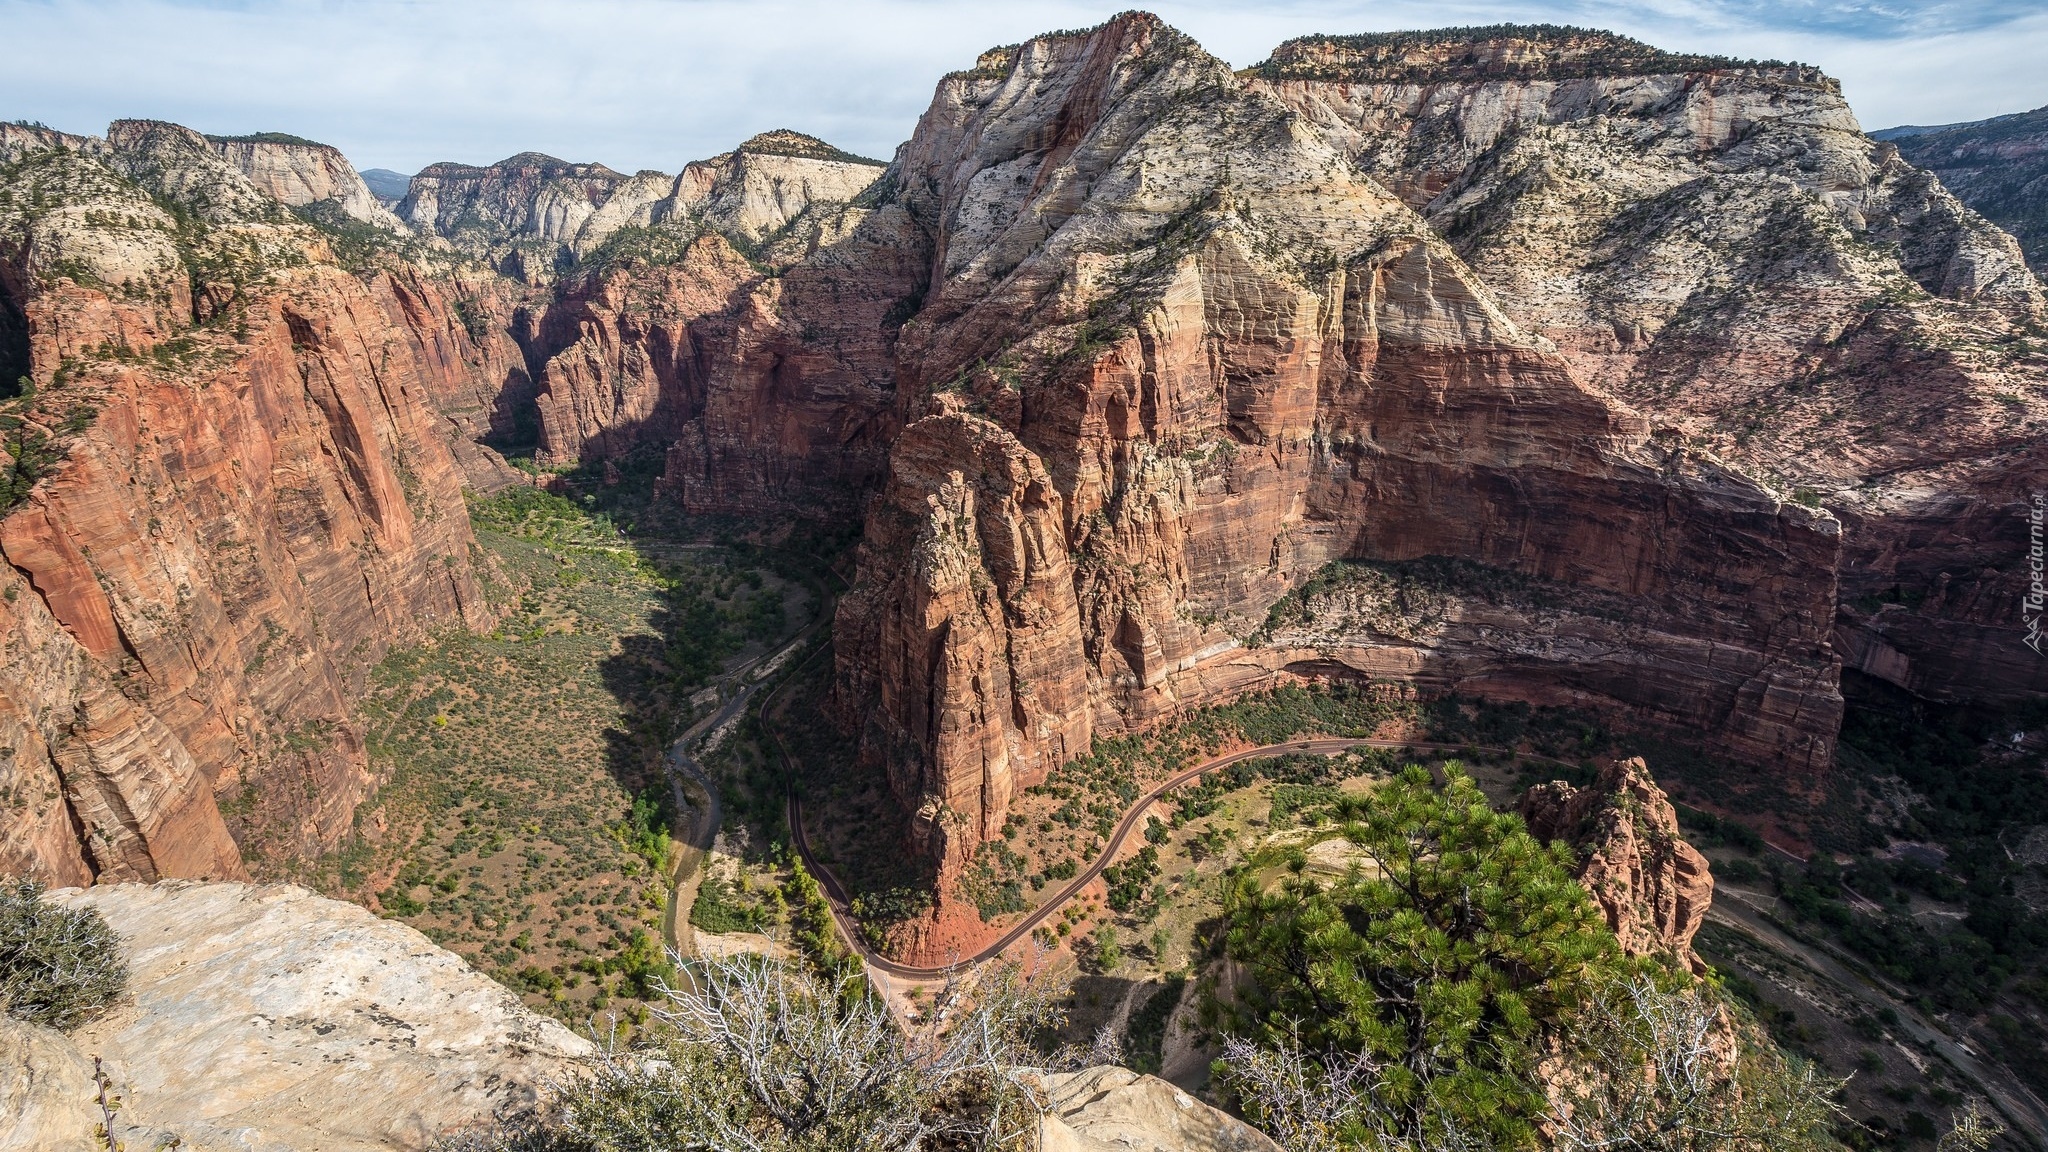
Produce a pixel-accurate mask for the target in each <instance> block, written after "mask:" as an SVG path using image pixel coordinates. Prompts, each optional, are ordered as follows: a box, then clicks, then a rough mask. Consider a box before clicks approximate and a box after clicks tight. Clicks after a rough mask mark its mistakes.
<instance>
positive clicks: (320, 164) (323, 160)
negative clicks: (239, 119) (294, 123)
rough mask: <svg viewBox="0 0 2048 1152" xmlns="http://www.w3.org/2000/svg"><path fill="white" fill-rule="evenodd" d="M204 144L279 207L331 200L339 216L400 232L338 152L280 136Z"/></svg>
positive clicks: (270, 134) (233, 138)
mask: <svg viewBox="0 0 2048 1152" xmlns="http://www.w3.org/2000/svg"><path fill="white" fill-rule="evenodd" d="M206 141H207V143H208V144H210V145H212V146H213V150H214V151H215V152H216V153H218V154H219V155H220V157H221V159H223V160H226V161H227V162H228V163H229V164H231V165H233V166H234V168H235V169H236V170H237V171H239V172H241V174H242V175H244V176H246V177H248V178H249V182H250V183H252V184H254V185H256V187H258V188H260V189H262V190H263V192H264V193H265V194H266V195H268V196H269V197H270V198H271V199H273V200H275V201H277V202H278V203H280V204H288V205H291V206H293V207H304V206H306V205H309V204H317V203H320V202H321V201H323V200H331V201H333V202H334V205H335V207H337V208H339V209H340V210H341V211H342V212H343V213H344V214H346V215H348V216H351V217H354V218H355V219H357V220H361V221H363V222H364V223H366V224H375V225H377V226H379V227H382V228H391V229H399V230H402V229H403V228H404V227H405V225H404V224H403V223H401V222H400V221H399V219H398V217H396V216H394V215H392V214H391V210H390V209H389V208H386V207H385V206H384V205H383V203H382V202H381V201H379V200H378V199H377V197H376V195H375V194H374V193H372V192H371V191H370V186H369V185H367V184H365V183H364V182H363V178H362V177H361V176H360V175H358V174H357V173H356V169H355V165H353V164H350V163H349V162H348V157H346V156H343V155H342V154H341V150H340V149H338V148H332V147H329V146H328V145H325V144H320V143H316V142H314V141H311V140H303V139H300V138H299V137H296V136H287V135H285V134H284V133H281V132H263V133H258V134H257V135H254V136H208V137H207V138H206Z"/></svg>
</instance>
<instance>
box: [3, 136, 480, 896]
mask: <svg viewBox="0 0 2048 1152" xmlns="http://www.w3.org/2000/svg"><path fill="white" fill-rule="evenodd" d="M17 139H18V138H17ZM35 145H41V146H40V147H34V146H35ZM50 145H54V146H50ZM7 146H8V147H10V148H14V149H16V150H17V153H18V155H19V156H20V160H19V162H18V163H17V164H16V165H15V166H14V167H13V168H11V169H10V172H11V174H12V181H11V184H10V187H9V188H8V191H9V192H10V193H11V194H12V195H11V196H10V197H9V199H8V201H7V202H8V203H12V204H14V205H16V206H17V208H16V212H15V213H14V214H9V213H6V212H4V211H0V285H4V287H5V290H6V295H7V296H8V298H9V299H10V300H11V301H13V302H14V304H15V307H16V308H17V309H18V310H19V312H20V314H21V315H22V316H23V317H24V320H25V333H24V336H25V339H24V343H25V345H26V347H25V349H24V350H23V352H24V355H23V359H24V360H25V361H26V362H27V363H28V364H29V365H30V379H31V382H32V386H33V389H34V392H33V395H30V396H24V397H17V398H15V399H13V400H10V401H7V402H6V403H5V406H4V407H5V411H4V423H5V425H6V428H7V431H6V443H5V452H6V455H5V457H4V458H0V462H4V463H5V464H6V465H7V468H8V474H7V479H8V480H9V482H10V483H9V486H8V490H7V492H8V494H7V501H6V505H5V506H4V507H0V555H4V556H5V558H6V561H7V563H6V565H5V566H4V567H0V683H4V684H5V685H6V689H5V691H4V692H0V747H4V748H5V749H6V754H5V755H4V756H0V795H5V796H6V797H8V803H9V804H10V806H11V807H10V810H9V811H8V815H7V819H6V820H5V821H4V822H0V871H4V872H10V873H11V872H20V871H30V872H41V873H44V874H46V875H48V876H49V877H51V878H52V879H55V880H57V881H59V882H62V883H74V884H75V883H87V882H91V881H92V880H94V879H101V880H126V879H140V880H152V879H156V878H157V877H160V876H200V877H205V876H212V877H235V876H239V875H242V874H243V860H242V857H243V853H244V852H256V853H267V854H275V855H280V856H291V855H296V854H298V853H301V852H305V851H310V850H314V849H317V848H319V847H321V846H324V845H329V844H332V843H333V842H334V841H335V840H336V839H337V838H338V837H339V836H340V835H341V834H342V833H343V832H344V831H345V830H346V829H347V828H348V826H349V820H350V817H351V815H352V813H353V810H354V806H355V804H356V803H357V802H358V801H360V800H361V799H362V798H363V797H364V796H365V795H367V793H368V791H369V789H370V788H371V786H372V784H373V783H374V782H373V781H372V780H371V779H370V776H369V774H368V771H367V768H366V763H365V759H364V755H363V748H362V739H361V735H360V732H359V730H358V728H357V726H356V721H355V719H354V715H353V711H354V710H353V706H352V692H353V690H354V686H355V685H356V683H357V678H358V677H359V676H360V673H361V671H362V669H363V668H365V667H366V666H367V665H368V664H369V663H371V662H374V661H375V660H376V659H378V658H380V657H381V654H382V653H383V651H384V650H385V649H386V648H387V647H388V646H389V645H391V644H393V643H396V642H399V641H402V640H406V639H410V638H415V637H419V636H422V635H424V633H425V631H426V630H428V629H430V628H433V627H437V626H442V625H446V624H461V623H465V622H467V623H477V622H480V621H481V620H482V619H483V615H484V613H485V611H486V609H485V606H484V604H483V602H482V599H481V597H480V595H479V594H478V591H477V588H476V585H475V582H474V578H473V575H472V572H471V569H470V556H469V551H470V547H471V537H470V533H469V525H468V518H467V516H466V514H465V510H464V505H463V500H462V493H461V489H462V486H463V484H464V483H465V474H464V471H463V467H462V460H463V459H471V460H474V461H475V462H476V463H477V466H478V469H479V472H478V474H477V475H476V476H475V477H472V478H471V479H472V482H475V483H478V484H480V485H483V486H488V484H489V482H490V481H491V478H492V477H491V475H490V474H489V470H488V469H487V468H485V467H484V462H483V460H482V457H481V455H480V453H479V450H477V449H475V448H474V446H473V445H470V444H469V439H470V436H471V435H472V434H473V433H472V429H471V428H469V427H465V425H464V424H463V423H462V422H460V421H457V420H451V419H449V418H447V417H444V416H443V415H441V413H440V411H438V410H437V408H438V407H439V406H443V405H445V406H447V407H448V408H449V409H451V410H456V411H460V410H461V409H462V403H463V402H464V401H465V399H466V401H467V402H468V403H470V404H471V405H472V406H474V405H476V404H481V403H483V402H484V401H483V399H482V398H483V397H487V396H494V395H496V394H497V392H498V381H497V380H494V379H491V378H490V376H489V375H488V374H487V373H488V372H489V371H490V370H491V369H492V368H493V367H494V366H496V367H504V366H506V365H507V364H508V363H509V362H510V361H513V360H516V358H517V351H516V349H512V348H511V346H510V343H509V341H506V340H505V339H504V338H503V337H502V336H498V337H496V339H495V340H491V339H486V340H485V341H483V342H481V343H479V341H477V340H475V339H473V338H472V337H471V335H470V333H469V332H468V331H467V330H466V328H465V326H464V325H463V324H462V323H461V322H460V320H459V318H458V316H457V310H456V307H455V304H456V301H457V300H458V299H460V298H461V294H462V293H463V292H464V291H465V287H464V285H463V284H462V283H461V282H459V281H437V280H433V279H430V278H427V277H425V276H423V275H420V274H417V273H414V272H411V271H406V270H401V271H399V272H397V273H380V274H376V275H373V276H371V277H370V278H369V279H368V280H367V281H366V280H364V279H361V278H358V277H356V276H352V275H349V274H347V273H345V272H342V271H341V270H339V269H338V268H335V267H333V266H332V265H331V264H328V263H325V262H324V261H325V260H326V259H327V251H328V249H327V241H326V238H325V235H324V234H323V233H321V232H319V231H317V230H316V229H314V228H311V227H308V226H306V225H305V224H302V223H300V222H298V221H296V220H294V219H293V218H292V217H291V216H290V215H289V214H288V213H286V212H285V211H284V209H283V207H282V206H281V205H280V204H278V203H277V202H276V201H274V200H271V199H270V198H269V197H268V196H266V195H265V194H264V193H263V192H261V191H260V190H258V189H257V188H256V187H255V186H254V185H253V184H251V183H250V182H249V181H248V180H247V179H245V178H244V177H243V176H242V175H241V173H240V171H239V170H238V169H235V168H231V167H228V166H227V165H226V164H225V163H223V162H222V161H221V159H220V158H219V157H218V156H217V155H216V153H215V152H214V151H213V149H212V148H211V146H210V145H209V144H208V143H207V141H206V140H205V139H204V138H203V137H200V136H198V135H197V134H196V133H192V132H189V131H187V130H185V129H182V128H178V127H176V126H175V125H162V124H154V123H149V122H140V121H124V122H120V123H117V124H116V125H114V126H113V128H112V129H110V131H109V133H108V137H107V138H106V139H105V140H97V139H86V138H77V137H73V138H70V139H69V140H68V141H49V142H46V141H31V142H28V143H26V144H17V143H13V142H11V141H10V142H7ZM152 193H155V195H157V196H161V197H164V198H166V199H169V200H172V201H176V202H179V203H181V204H182V205H183V206H184V210H185V211H186V212H187V213H188V214H189V215H188V216H187V217H186V218H185V219H183V220H178V219H174V218H173V217H172V216H171V214H170V213H168V212H166V211H165V210H164V209H162V208H160V207H158V204H157V201H156V200H154V199H152V196H151V194H152ZM38 197H41V198H43V199H46V200H48V201H53V202H56V203H58V204H59V205H60V207H59V208H58V209H57V210H56V211H51V212H42V213H29V212H22V211H20V208H21V207H22V206H24V205H26V204H27V203H29V202H32V201H33V200H34V199H36V198H38ZM229 253H231V254H232V255H231V256H230V255H229ZM470 423H472V424H473V423H475V421H471V422H470ZM458 448H459V449H460V452H458ZM459 456H461V458H458V457H459ZM217 801H220V802H225V803H228V807H229V810H230V812H231V814H232V816H233V823H232V827H231V826H230V823H229V822H228V821H225V820H224V819H223V817H222V814H221V804H220V803H217ZM238 839H239V841H240V843H239V845H238V843H237V840H238Z"/></svg>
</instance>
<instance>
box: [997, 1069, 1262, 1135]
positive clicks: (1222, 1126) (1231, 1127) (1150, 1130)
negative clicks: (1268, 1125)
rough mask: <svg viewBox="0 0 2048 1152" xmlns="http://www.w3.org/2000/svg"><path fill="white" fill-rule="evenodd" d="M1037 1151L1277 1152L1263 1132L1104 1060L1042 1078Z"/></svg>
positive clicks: (1175, 1089)
mask: <svg viewBox="0 0 2048 1152" xmlns="http://www.w3.org/2000/svg"><path fill="white" fill-rule="evenodd" d="M1044 1086H1045V1088H1046V1090H1047V1094H1048V1095H1049V1096H1050V1097H1051V1099H1052V1101H1053V1108H1052V1111H1050V1112H1049V1113H1047V1114H1046V1116H1045V1117H1044V1118H1043V1119H1042V1120H1041V1121H1040V1126H1039V1134H1038V1141H1039V1143H1038V1147H1039V1149H1040V1152H1277V1150H1278V1147H1279V1146H1278V1145H1276V1144H1274V1143H1273V1141H1272V1140H1271V1139H1269V1138H1268V1137H1267V1136H1266V1135H1265V1134H1264V1133H1262V1132H1260V1131H1259V1130H1258V1129H1256V1128H1253V1127H1252V1126H1251V1125H1249V1124H1246V1123H1245V1122H1244V1121H1242V1120H1238V1119H1236V1118H1235V1117H1232V1116H1228V1115H1226V1114H1224V1113H1222V1112H1219V1111H1217V1110H1216V1109H1214V1108H1211V1107H1210V1106H1209V1105H1207V1104H1204V1103H1202V1102H1201V1101H1199V1100H1197V1099H1195V1098H1194V1097H1192V1096H1190V1095H1188V1094H1187V1093H1186V1092H1183V1091H1181V1090H1180V1089H1179V1088H1176V1087H1174V1086H1173V1085H1171V1084H1169V1083H1167V1082H1166V1081H1164V1080H1161V1079H1160V1078H1158V1077H1157V1076H1144V1075H1140V1074H1139V1073H1136V1072H1132V1071H1131V1070H1129V1069H1127V1068H1118V1067H1116V1066H1115V1065H1104V1066H1102V1067H1098V1068H1089V1069H1086V1070H1085V1071H1081V1072H1063V1073H1055V1074H1053V1075H1050V1076H1046V1077H1044Z"/></svg>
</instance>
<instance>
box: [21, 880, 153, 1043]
mask: <svg viewBox="0 0 2048 1152" xmlns="http://www.w3.org/2000/svg"><path fill="white" fill-rule="evenodd" d="M42 897H43V886H42V885H41V884H40V883H37V882H36V881H34V880H28V879H20V880H16V881H14V882H13V883H12V884H11V885H10V886H8V887H6V888H4V889H0V1008H4V1009H5V1010H6V1012H7V1014H8V1015H9V1016H12V1017H14V1018H15V1019H17V1020H26V1021H28V1022H29V1023H31V1024H42V1025H46V1026H48V1027H51V1028H63V1029H69V1028H75V1027H77V1026H78V1025H80V1024H83V1023H85V1022H86V1021H88V1020H91V1019H92V1018H93V1017H95V1016H98V1015H99V1014H100V1013H101V1012H104V1011H105V1010H106V1008H107V1005H108V1004H110V1003H112V1002H113V1000H114V998H115V997H117V996H119V995H120V994H121V989H122V988H124V987H126V986H127V983H128V966H127V965H126V964H125V963H123V962H122V960H121V953H120V941H119V940H118V939H117V938H116V937H115V936H114V930H113V929H112V928H109V927H107V922H106V921H105V920H104V919H102V918H101V917H100V914H99V913H98V912H95V911H92V910H91V909H83V910H77V911H74V910H71V909H68V908H59V907H57V906H56V905H54V904H48V903H45V902H44V901H43V898H42Z"/></svg>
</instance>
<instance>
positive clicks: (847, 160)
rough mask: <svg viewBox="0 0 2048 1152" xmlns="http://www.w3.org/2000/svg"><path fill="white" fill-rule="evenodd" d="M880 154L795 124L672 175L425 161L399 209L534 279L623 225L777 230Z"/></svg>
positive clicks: (535, 156)
mask: <svg viewBox="0 0 2048 1152" xmlns="http://www.w3.org/2000/svg"><path fill="white" fill-rule="evenodd" d="M881 172H882V165H881V164H880V163H879V162H877V161H873V160H867V159H864V158H862V157H858V156H854V155H851V154H850V153H846V152H841V151H840V150H838V149H836V148H833V147H832V146H831V145H829V144H826V143H825V142H824V141H822V140H818V139H815V138H814V137H810V136H805V135H803V134H802V133H798V132H789V131H778V132H764V133H762V134H761V135H759V136H755V137H753V138H752V139H750V140H748V141H747V142H746V143H744V144H742V145H740V146H739V147H738V148H737V149H735V150H733V151H731V152H727V153H724V154H722V155H719V156H715V157H713V158H711V159H709V160H700V161H696V162H693V163H691V164H689V165H687V166H685V167H684V169H683V171H682V173H681V174H680V175H677V176H670V175H668V174H666V173H663V172H656V171H651V170H649V171H642V172H637V173H635V174H633V175H631V176H628V175H625V174H624V173H620V172H614V171H612V170H611V169H610V168H607V167H605V166H604V165H602V164H571V163H568V162H566V161H562V160H557V159H555V158H554V157H552V156H543V155H541V154H540V153H537V152H522V153H520V154H519V155H517V156H513V157H510V158H508V159H505V160H501V161H499V162H498V163H496V164H492V165H488V166H485V167H475V166H471V165H466V164H433V165H429V166H428V167H426V168H424V169H421V170H420V172H419V173H418V174H416V175H415V176H414V177H413V178H412V182H411V185H410V187H409V189H408V191H407V193H406V196H405V199H404V201H402V202H401V203H400V204H399V206H398V215H399V216H400V217H402V218H403V219H404V220H405V221H406V222H407V223H409V224H411V225H412V226H413V227H414V228H416V229H418V230H419V231H420V232H422V233H427V234H433V235H439V236H442V237H444V238H447V239H449V240H451V241H454V242H455V243H456V244H457V245H459V246H461V247H463V248H465V249H466V250H469V251H471V252H473V253H475V254H477V255H480V256H484V257H486V258H487V259H489V260H491V261H492V262H493V263H495V264H498V265H500V266H501V267H503V268H504V269H505V270H506V271H507V272H509V273H511V274H513V275H517V276H520V277H522V278H525V279H527V280H529V281H534V282H539V281H544V280H548V279H551V278H552V275H553V273H554V272H555V271H556V270H557V269H559V268H563V267H566V266H569V265H573V264H574V262H575V261H576V260H577V259H579V258H582V257H587V256H589V255H591V254H592V253H593V252H595V251H597V250H598V248H599V247H600V246H601V245H603V244H604V242H605V241H606V240H607V239H609V238H611V237H612V236H613V235H614V234H615V233H617V232H619V231H620V230H621V229H627V228H638V229H652V228H659V227H663V226H668V227H672V228H694V227H702V226H708V227H711V228H713V229H716V230H719V231H722V232H725V233H727V234H728V235H731V236H733V237H735V238H737V239H739V240H741V241H742V242H743V243H747V244H752V243H756V242H758V241H760V240H762V239H764V238H766V237H768V236H770V235H771V234H773V233H775V232H777V231H779V230H780V229H782V228H783V227H784V226H786V225H787V224H789V222H790V221H792V220H794V219H796V218H797V217H798V216H800V215H802V214H803V212H804V210H805V209H806V208H807V207H809V206H810V205H811V204H814V203H827V202H831V203H837V202H843V201H846V200H850V199H852V198H853V197H854V196H855V195H857V194H858V193H859V192H860V191H861V190H862V189H864V188H866V187H867V186H868V185H869V184H871V183H873V182H874V180H875V177H877V176H879V175H880V174H881Z"/></svg>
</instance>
